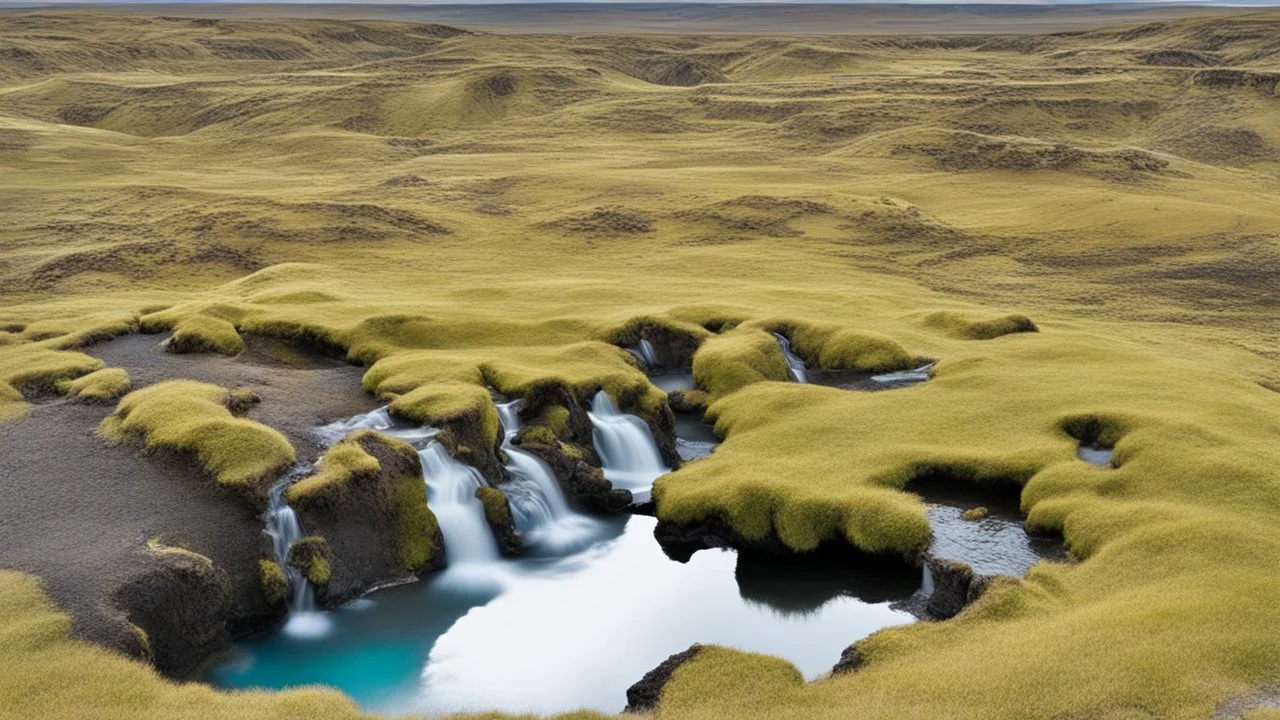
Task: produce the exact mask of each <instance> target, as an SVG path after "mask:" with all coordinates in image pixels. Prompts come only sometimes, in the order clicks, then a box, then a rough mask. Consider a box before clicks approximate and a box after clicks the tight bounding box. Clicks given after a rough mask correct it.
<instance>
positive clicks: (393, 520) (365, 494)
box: [285, 431, 445, 607]
mask: <svg viewBox="0 0 1280 720" xmlns="http://www.w3.org/2000/svg"><path fill="white" fill-rule="evenodd" d="M351 443H354V444H355V445H356V446H358V449H359V450H361V451H363V452H364V453H366V454H367V455H368V456H369V457H371V458H372V459H373V460H376V463H370V462H368V461H367V460H365V462H363V463H353V464H351V465H349V466H338V467H334V468H330V467H329V466H328V465H327V460H328V456H326V461H322V463H321V472H320V473H317V474H316V475H313V476H312V477H310V478H306V479H304V480H301V481H299V482H298V483H296V484H295V485H294V486H293V487H292V488H290V490H289V491H288V493H287V494H286V496H285V498H286V500H287V501H288V503H289V505H290V506H292V507H293V508H294V510H295V511H296V512H297V513H298V519H299V521H300V522H301V523H302V527H303V528H305V529H306V531H307V532H308V533H310V534H312V535H318V536H321V537H323V538H324V540H325V542H326V543H327V546H328V551H329V558H328V559H329V562H330V572H329V578H328V582H327V583H324V584H320V583H317V588H316V599H317V601H318V602H319V603H320V605H321V606H323V607H336V606H338V605H342V604H343V603H346V602H348V601H350V600H353V599H355V598H357V597H359V596H360V595H362V594H364V593H365V592H368V591H369V590H372V589H373V588H376V587H378V586H380V585H386V584H389V583H394V582H401V581H404V580H410V579H413V578H414V577H417V576H419V575H422V574H424V573H426V572H429V571H432V570H436V569H439V568H441V567H443V566H444V562H445V560H444V558H445V553H444V536H443V534H442V533H441V532H440V527H439V525H438V524H437V523H436V519H435V516H434V515H433V514H432V513H431V511H430V509H429V508H428V507H427V496H426V490H425V488H424V486H423V483H422V465H421V462H420V461H419V459H418V454H417V452H415V451H414V450H413V448H412V447H411V446H409V445H408V444H406V443H403V442H401V441H399V440H395V439H393V438H388V437H386V436H382V435H378V434H377V433H374V432H370V431H364V432H360V433H356V434H355V435H353V436H351V437H349V438H348V439H346V440H344V441H343V442H342V443H340V444H339V445H335V446H334V448H333V449H331V450H330V453H331V454H332V453H334V452H335V451H336V450H338V449H339V447H340V446H341V445H342V444H351ZM334 465H335V466H337V465H338V463H337V462H336V461H335V463H334ZM300 542H301V541H300ZM297 547H298V544H297V543H295V545H294V548H295V550H296V549H297ZM290 562H291V563H293V557H292V555H291V556H290ZM293 564H295V565H297V563H293ZM299 567H301V566H299ZM303 569H304V572H305V568H303Z"/></svg>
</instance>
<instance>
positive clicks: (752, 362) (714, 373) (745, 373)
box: [693, 328, 787, 398]
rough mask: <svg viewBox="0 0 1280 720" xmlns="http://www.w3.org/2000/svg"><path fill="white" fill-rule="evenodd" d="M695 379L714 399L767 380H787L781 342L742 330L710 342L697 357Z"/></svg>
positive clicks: (694, 365)
mask: <svg viewBox="0 0 1280 720" xmlns="http://www.w3.org/2000/svg"><path fill="white" fill-rule="evenodd" d="M693 377H694V380H695V381H697V383H698V387H701V388H706V390H707V393H708V394H709V395H710V397H712V398H718V397H721V396H723V395H726V394H728V393H731V392H734V391H736V390H741V389H742V388H744V387H746V386H748V385H751V384H752V383H758V382H763V381H765V380H780V381H785V380H786V379H787V361H786V359H785V358H784V357H783V356H782V351H781V350H779V349H778V341H777V340H776V339H774V337H773V336H772V335H770V334H769V333H767V332H764V331H763V330H756V329H751V328H739V329H737V330H734V331H732V332H729V333H726V334H724V335H717V336H715V337H713V338H710V339H709V340H707V341H706V342H704V343H703V344H702V346H701V347H699V348H698V352H697V353H696V354H695V355H694V356H693Z"/></svg>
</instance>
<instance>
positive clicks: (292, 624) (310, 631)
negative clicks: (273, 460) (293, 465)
mask: <svg viewBox="0 0 1280 720" xmlns="http://www.w3.org/2000/svg"><path fill="white" fill-rule="evenodd" d="M305 472H306V471H305V470H299V471H295V472H290V473H288V474H287V475H285V476H284V477H282V478H280V480H278V481H277V482H276V484H275V485H272V486H271V490H270V492H268V493H267V527H266V532H267V535H269V536H270V537H271V549H272V552H273V553H274V554H275V557H276V562H277V563H278V564H279V565H280V567H281V568H282V569H283V570H284V576H285V579H286V580H287V581H288V583H289V619H288V621H287V622H286V623H285V626H284V628H283V629H282V632H284V633H286V634H288V635H291V636H293V637H299V638H308V637H319V636H321V635H324V634H325V633H326V632H328V629H329V618H328V616H327V615H326V614H325V613H322V612H320V611H319V610H318V609H317V607H316V589H315V588H314V587H312V586H311V583H310V582H309V581H308V580H307V578H306V576H305V575H303V574H302V571H301V570H299V569H297V568H295V567H294V566H292V565H290V564H289V549H290V548H292V547H293V544H294V543H295V542H297V540H298V539H299V538H301V537H302V536H303V532H302V523H300V522H299V521H298V514H297V513H296V512H294V511H293V508H291V507H289V504H288V503H286V502H285V501H284V494H285V492H286V491H287V490H288V489H289V486H290V485H292V484H293V483H294V481H296V480H298V479H300V478H301V477H302V475H303V473H305Z"/></svg>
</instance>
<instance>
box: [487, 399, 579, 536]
mask: <svg viewBox="0 0 1280 720" xmlns="http://www.w3.org/2000/svg"><path fill="white" fill-rule="evenodd" d="M523 403H524V401H523V400H513V401H512V402H508V403H499V404H496V405H495V407H497V409H498V417H499V419H501V421H502V430H503V440H502V449H503V450H505V451H506V453H507V458H508V463H507V471H508V472H510V473H511V477H512V479H511V480H510V481H509V482H506V483H503V484H502V485H501V486H500V487H499V488H498V489H499V490H501V491H502V493H503V494H504V495H506V496H507V500H508V501H509V502H510V503H511V512H512V517H513V519H514V520H515V523H516V528H517V529H518V530H520V532H521V533H522V534H523V535H524V538H525V543H526V545H527V546H530V547H532V548H534V549H537V550H541V551H545V552H551V553H563V552H566V551H569V550H573V549H576V548H580V547H585V546H586V545H587V544H589V543H591V542H592V541H593V540H595V539H596V536H597V535H598V534H599V531H598V528H596V523H595V522H594V521H592V520H591V519H590V518H587V517H584V516H582V515H579V514H578V513H575V512H573V511H572V510H570V509H569V504H568V503H567V502H565V499H564V494H563V492H562V491H561V489H560V483H559V482H557V481H556V478H555V475H554V474H552V472H551V468H549V467H547V465H546V463H544V462H542V460H541V459H539V458H538V457H537V456H536V455H533V454H532V453H530V452H527V451H525V450H521V449H520V448H518V447H516V446H515V444H514V442H513V441H514V440H515V437H516V435H517V434H518V433H519V432H520V407H521V406H522V405H523Z"/></svg>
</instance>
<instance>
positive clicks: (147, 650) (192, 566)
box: [112, 547, 231, 677]
mask: <svg viewBox="0 0 1280 720" xmlns="http://www.w3.org/2000/svg"><path fill="white" fill-rule="evenodd" d="M139 562H140V563H141V564H142V566H143V569H142V570H141V571H140V572H139V573H138V574H137V575H135V576H134V577H132V578H131V579H130V580H129V581H127V582H126V583H124V584H123V585H121V586H120V587H119V588H117V589H116V591H115V593H114V594H113V596H112V600H113V601H114V604H115V605H116V607H118V608H120V610H121V611H122V612H123V613H124V615H125V617H126V618H128V621H129V622H130V623H132V624H133V625H134V626H135V627H137V628H138V629H139V630H141V631H142V634H141V635H139V637H138V638H137V639H138V641H139V643H140V645H141V650H142V654H143V655H145V656H149V657H150V658H151V659H152V660H153V661H154V663H155V666H156V668H157V669H159V670H160V672H162V673H164V674H165V675H168V676H169V677H185V676H187V675H189V674H190V673H191V672H192V671H193V670H194V669H195V668H196V666H198V665H199V664H200V663H201V662H202V661H203V660H204V659H205V658H206V657H208V656H209V655H210V654H212V653H214V652H216V651H218V650H221V649H222V648H224V647H226V646H227V645H228V644H230V642H231V636H230V634H229V633H228V632H227V627H226V622H227V619H228V617H229V616H230V614H231V583H230V580H229V579H228V578H227V574H226V573H225V572H223V571H222V570H220V569H218V568H217V567H215V566H214V564H213V561H211V560H209V558H207V557H204V556H203V555H198V554H196V553H193V552H190V551H188V550H181V549H178V548H162V547H153V548H150V549H148V550H144V551H141V552H140V553H139ZM124 649H125V650H126V652H128V651H130V650H136V648H124ZM130 654H137V653H136V652H132V653H130Z"/></svg>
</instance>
